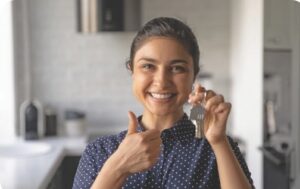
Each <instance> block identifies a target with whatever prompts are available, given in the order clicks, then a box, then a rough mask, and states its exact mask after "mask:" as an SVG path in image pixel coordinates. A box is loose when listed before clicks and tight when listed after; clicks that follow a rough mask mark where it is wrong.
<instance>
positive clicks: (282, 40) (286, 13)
mask: <svg viewBox="0 0 300 189" xmlns="http://www.w3.org/2000/svg"><path fill="white" fill-rule="evenodd" d="M290 7H291V1H290V0H265V8H264V16H265V18H264V22H265V23H264V47H265V48H269V49H290V48H291V44H290V31H291V30H290V12H291V11H290V10H291V8H290Z"/></svg>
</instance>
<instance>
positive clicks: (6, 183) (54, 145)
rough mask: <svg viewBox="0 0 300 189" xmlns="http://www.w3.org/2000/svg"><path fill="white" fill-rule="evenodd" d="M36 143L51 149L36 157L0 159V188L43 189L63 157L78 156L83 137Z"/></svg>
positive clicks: (81, 149)
mask: <svg viewBox="0 0 300 189" xmlns="http://www.w3.org/2000/svg"><path fill="white" fill-rule="evenodd" d="M25 143H26V142H25ZM36 143H47V144H50V145H51V149H50V151H49V152H47V153H45V154H39V155H36V156H28V157H5V156H0V189H44V188H46V187H47V185H48V184H49V182H50V180H51V178H52V177H53V176H54V174H55V172H56V170H57V168H58V167H59V165H60V164H61V162H62V160H63V158H64V157H65V156H69V155H71V156H73V155H75V156H80V155H81V154H82V152H83V150H84V149H85V146H86V145H87V137H77V138H71V137H69V138H68V137H47V138H44V139H42V140H37V141H36ZM0 144H1V141H0ZM1 187H2V188H1Z"/></svg>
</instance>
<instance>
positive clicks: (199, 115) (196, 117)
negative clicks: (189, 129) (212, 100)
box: [190, 92, 206, 138]
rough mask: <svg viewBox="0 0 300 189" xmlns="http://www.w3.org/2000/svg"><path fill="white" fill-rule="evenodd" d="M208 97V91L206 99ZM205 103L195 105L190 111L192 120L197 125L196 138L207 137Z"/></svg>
mask: <svg viewBox="0 0 300 189" xmlns="http://www.w3.org/2000/svg"><path fill="white" fill-rule="evenodd" d="M205 97H206V92H205V93H204V99H205ZM203 106H204V103H203V101H202V103H201V104H198V105H196V106H193V107H192V108H191V112H190V120H191V121H192V122H193V123H194V125H195V138H201V137H203V138H204V137H205V135H204V114H205V108H204V107H203Z"/></svg>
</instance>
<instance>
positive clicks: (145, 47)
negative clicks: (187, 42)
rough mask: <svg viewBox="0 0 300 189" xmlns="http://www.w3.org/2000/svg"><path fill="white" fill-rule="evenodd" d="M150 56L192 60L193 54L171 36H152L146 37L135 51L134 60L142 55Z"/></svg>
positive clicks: (164, 58) (161, 58)
mask: <svg viewBox="0 0 300 189" xmlns="http://www.w3.org/2000/svg"><path fill="white" fill-rule="evenodd" d="M144 56H146V57H149V58H153V59H158V60H167V59H179V58H180V59H185V60H187V61H188V62H189V61H192V57H191V55H190V54H189V53H188V51H187V50H186V49H185V47H184V46H183V45H182V44H181V43H180V42H179V41H178V40H176V39H174V38H171V37H150V38H148V39H146V40H145V41H144V42H143V43H142V45H141V46H140V47H139V48H138V50H137V51H136V53H135V56H134V61H136V60H137V59H139V58H141V57H144Z"/></svg>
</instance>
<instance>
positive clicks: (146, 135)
mask: <svg viewBox="0 0 300 189" xmlns="http://www.w3.org/2000/svg"><path fill="white" fill-rule="evenodd" d="M128 115H129V125H128V132H127V135H126V137H125V138H124V140H123V141H122V142H121V144H120V145H119V147H118V149H117V150H116V151H115V152H114V153H113V154H112V155H111V156H110V157H109V158H108V159H107V161H106V162H105V163H104V165H103V167H102V169H101V170H100V172H99V174H98V175H97V177H96V179H95V181H94V183H93V185H92V188H93V189H107V188H116V189H117V188H121V187H122V185H123V183H124V182H125V180H126V178H127V177H128V176H129V175H131V174H133V173H136V172H140V171H145V170H147V169H149V168H151V167H152V166H153V165H154V164H155V163H156V161H157V159H158V156H159V153H160V144H161V138H160V132H159V131H157V130H147V131H145V132H142V133H138V132H137V126H138V121H137V118H136V116H135V115H134V114H133V113H132V112H129V114H128Z"/></svg>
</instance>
